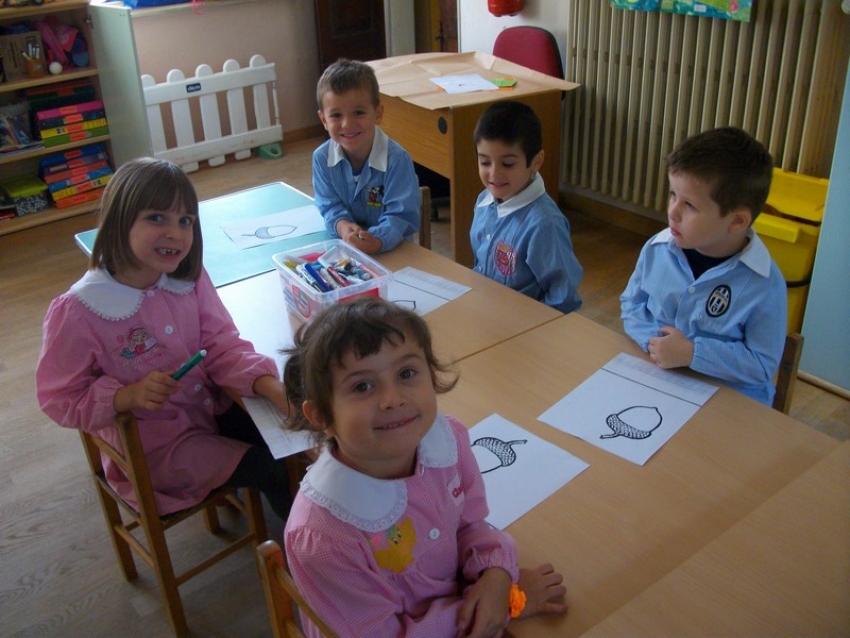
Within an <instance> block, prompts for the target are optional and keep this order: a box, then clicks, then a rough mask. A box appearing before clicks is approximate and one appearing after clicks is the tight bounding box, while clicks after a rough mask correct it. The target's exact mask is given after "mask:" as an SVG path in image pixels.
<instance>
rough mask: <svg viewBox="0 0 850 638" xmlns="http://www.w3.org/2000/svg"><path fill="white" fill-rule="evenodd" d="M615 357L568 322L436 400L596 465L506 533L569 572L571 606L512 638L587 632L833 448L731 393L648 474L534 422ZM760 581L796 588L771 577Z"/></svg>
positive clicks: (508, 351) (611, 346) (546, 329)
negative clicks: (501, 421)
mask: <svg viewBox="0 0 850 638" xmlns="http://www.w3.org/2000/svg"><path fill="white" fill-rule="evenodd" d="M618 352H627V353H631V354H635V355H640V351H639V350H638V348H637V346H636V345H635V344H634V343H633V342H632V341H631V340H630V339H628V338H627V337H625V336H623V335H620V334H617V333H615V332H613V331H611V330H608V329H607V328H604V327H602V326H600V325H598V324H595V323H593V322H592V321H590V320H588V319H585V318H583V317H581V316H579V315H577V314H575V313H573V314H570V315H566V316H563V317H561V318H559V319H557V320H555V321H551V322H548V323H545V324H543V325H540V326H538V327H537V328H535V329H533V330H530V331H528V332H526V333H524V334H521V335H519V336H517V337H514V338H512V339H510V340H508V341H505V342H502V343H500V344H498V345H496V346H494V347H492V348H490V349H488V350H485V351H484V352H479V353H478V354H476V355H474V356H471V357H469V358H466V359H464V360H463V361H461V363H460V366H459V367H460V382H459V383H458V385H457V387H456V388H455V389H454V390H453V391H452V392H450V393H448V394H445V395H441V396H440V397H439V404H440V408H441V409H442V410H443V411H444V412H446V413H448V414H453V415H455V416H457V417H459V418H460V419H462V420H463V421H464V422H465V423H466V424H467V425H468V426H472V425H474V424H475V423H477V422H478V421H480V420H481V419H483V418H485V417H487V416H489V415H490V414H492V413H494V412H497V413H499V414H501V415H502V416H504V417H505V418H507V419H509V420H511V421H513V422H515V423H517V424H518V425H520V426H522V427H524V428H526V429H527V430H528V431H529V432H532V433H533V434H536V435H537V436H540V437H541V438H543V439H545V440H547V441H549V442H551V443H553V444H555V445H558V446H559V447H561V448H563V449H565V450H567V451H569V452H571V453H572V454H575V455H576V456H577V457H579V458H581V459H582V460H584V461H586V462H588V463H589V464H590V467H589V468H588V469H587V470H585V471H584V472H583V473H582V474H580V475H579V476H578V477H577V478H575V479H574V480H572V481H571V482H570V483H568V484H567V485H565V486H564V487H563V488H562V489H561V490H559V491H558V492H556V493H555V494H554V495H553V496H552V497H550V498H549V499H547V500H546V501H544V502H543V503H542V504H541V505H539V506H537V507H535V508H534V509H533V510H531V511H530V512H529V513H528V514H526V515H525V516H524V517H522V518H520V519H519V520H518V521H516V522H515V523H513V524H512V525H510V526H509V527H508V530H507V531H508V532H509V533H511V534H512V535H513V536H514V538H515V539H516V541H517V545H518V548H519V555H520V561H521V563H522V564H523V565H528V566H532V565H536V564H539V563H542V562H552V563H553V564H555V565H556V567H557V568H558V569H559V570H560V571H562V572H563V574H564V575H565V579H566V584H567V587H568V589H569V594H568V602H569V604H570V611H569V612H568V614H567V615H565V616H562V617H557V618H551V617H549V618H536V619H530V620H528V621H523V622H519V623H515V624H513V625H511V627H510V632H511V635H513V636H517V637H525V636H529V637H531V636H558V637H559V638H560V637H564V636H580V635H582V634H584V633H585V632H587V631H589V630H591V629H592V628H594V627H595V626H596V625H597V624H599V623H601V622H602V621H604V620H605V619H606V618H607V617H608V616H610V615H612V614H614V613H615V612H616V611H617V610H618V609H620V608H621V607H623V606H624V605H627V604H628V603H630V601H632V600H634V599H635V597H636V596H638V595H640V594H641V593H642V592H644V591H646V590H648V589H649V588H650V587H652V586H653V585H655V584H656V583H657V582H658V581H660V580H661V579H662V578H664V577H665V576H667V575H668V574H670V573H671V572H673V571H674V570H676V569H677V568H678V567H679V566H680V565H682V564H683V563H684V562H685V561H687V560H688V559H689V558H691V557H692V556H694V554H696V553H697V552H700V551H701V550H702V549H703V548H705V547H706V546H707V545H709V543H711V542H712V541H714V540H715V539H717V538H718V537H720V536H721V535H722V534H724V533H725V532H727V531H728V530H730V529H731V528H733V527H734V526H735V525H736V524H737V523H739V521H741V520H742V519H745V518H746V517H747V516H749V515H750V514H751V513H753V512H754V511H755V510H756V509H757V508H758V507H759V506H761V505H762V504H764V503H765V502H767V501H768V500H769V499H771V497H773V496H774V495H775V494H777V493H778V492H780V491H781V490H782V489H783V488H785V487H786V486H787V485H789V484H790V483H791V482H792V481H794V480H795V479H796V478H797V477H799V476H801V475H802V474H803V473H805V472H806V471H807V470H809V469H810V468H812V467H813V466H815V465H816V464H817V463H818V462H819V461H820V460H821V459H822V458H824V457H825V456H827V455H828V454H829V453H830V452H832V451H833V450H834V449H835V448H836V447H837V446H838V442H837V441H835V440H834V439H831V438H829V437H828V436H826V435H823V434H821V433H819V432H816V431H815V430H812V429H811V428H809V427H808V426H806V425H804V424H802V423H800V422H798V421H795V420H794V419H791V418H789V417H787V416H785V415H782V414H780V413H779V412H776V411H774V410H771V409H769V408H767V407H766V406H764V405H762V404H759V403H757V402H755V401H753V400H751V399H749V398H747V397H745V396H743V395H741V394H739V393H737V392H735V391H733V390H730V389H728V388H725V387H721V388H720V389H719V390H718V392H717V393H716V394H715V395H714V396H713V397H712V398H711V399H710V400H709V401H708V402H707V403H706V404H705V406H703V407H702V408H701V409H700V410H699V411H698V412H697V413H696V415H694V417H692V418H691V419H690V420H689V421H688V422H687V423H686V424H685V425H684V426H683V427H682V429H681V430H680V431H679V432H678V433H677V434H676V435H675V436H674V437H673V438H672V439H671V440H670V441H669V442H668V443H667V444H666V445H665V446H664V447H663V448H661V450H659V451H658V452H657V453H656V454H655V455H654V456H653V457H652V458H651V459H650V460H649V461H648V462H647V463H646V465H644V466H643V467H641V466H638V465H635V464H633V463H630V462H629V461H626V460H624V459H621V458H620V457H617V456H614V455H612V454H609V453H607V452H605V451H603V450H601V449H599V448H597V447H595V446H592V445H590V444H589V443H586V442H585V441H582V440H580V439H578V438H575V437H573V436H570V435H568V434H566V433H564V432H561V431H560V430H557V429H555V428H552V427H550V426H548V425H546V424H544V423H542V422H540V421H538V420H537V417H538V416H539V415H540V414H542V413H543V412H544V411H545V410H546V409H547V408H549V407H550V406H551V405H552V404H554V403H555V402H556V401H558V400H559V399H560V398H561V397H563V396H564V395H565V394H567V393H569V392H570V391H571V390H573V389H574V388H575V387H576V386H577V385H579V384H580V383H581V382H582V381H584V380H585V379H586V378H587V377H588V376H590V375H591V374H592V373H594V372H595V371H596V370H598V369H599V368H600V367H601V366H602V365H603V364H605V363H606V362H607V361H608V360H610V359H611V358H612V357H613V356H614V355H616V354H617V353H618ZM795 515H796V513H795V512H793V511H792V512H791V513H790V516H792V517H793V516H795ZM778 564H779V563H777V564H776V565H778ZM757 569H758V568H757ZM761 569H764V570H765V571H763V572H762V574H763V575H764V576H765V577H766V578H767V579H769V580H772V579H784V581H785V582H786V583H791V586H793V585H794V581H792V580H789V579H793V578H794V576H793V575H788V574H783V573H782V572H781V570H780V569H779V568H778V567H776V568H774V567H773V566H770V565H765V566H764V567H763V568H761ZM741 586H742V587H743V586H745V585H743V584H742V585H741ZM845 586H846V584H845ZM664 604H665V601H658V605H659V606H661V605H664ZM767 604H772V603H771V602H770V601H768V603H767ZM777 604H781V603H777ZM713 611H715V612H716V613H718V614H722V613H723V609H722V608H718V609H714V610H713ZM641 612H642V608H640V607H639V606H638V607H636V608H635V613H636V614H638V615H639V614H640V613H641ZM604 633H605V632H601V633H600V635H602V634H604ZM630 633H631V632H630V631H628V630H627V631H625V632H623V633H622V634H621V635H630ZM721 633H722V632H721ZM743 633H744V634H746V632H743ZM612 634H613V635H617V632H612ZM672 634H675V632H663V631H662V632H660V635H672Z"/></svg>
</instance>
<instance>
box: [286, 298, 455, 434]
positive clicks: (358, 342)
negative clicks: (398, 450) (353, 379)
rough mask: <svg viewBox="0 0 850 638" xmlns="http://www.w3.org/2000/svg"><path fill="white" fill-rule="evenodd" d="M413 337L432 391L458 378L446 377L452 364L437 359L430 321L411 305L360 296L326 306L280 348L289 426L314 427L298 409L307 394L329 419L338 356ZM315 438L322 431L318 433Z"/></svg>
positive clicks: (359, 354) (441, 390)
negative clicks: (287, 345) (422, 354)
mask: <svg viewBox="0 0 850 638" xmlns="http://www.w3.org/2000/svg"><path fill="white" fill-rule="evenodd" d="M408 338H410V339H414V340H415V341H416V343H417V344H418V345H419V346H421V347H422V349H423V350H424V352H425V360H426V361H427V363H428V368H429V370H430V373H431V382H432V384H433V386H434V391H435V392H437V393H438V394H441V393H444V392H448V391H449V390H451V389H452V388H453V387H454V386H455V384H456V383H457V375H456V374H452V375H451V378H450V379H448V380H444V379H443V378H442V377H443V375H445V374H446V373H449V372H451V370H452V368H451V366H449V365H447V364H444V363H442V362H440V361H439V360H438V359H437V357H436V356H435V355H434V350H433V348H432V346H431V331H430V330H429V329H428V324H426V323H425V320H424V319H422V317H420V316H419V315H417V314H416V313H415V312H413V311H412V310H407V309H406V308H402V307H401V306H399V305H397V304H394V303H392V302H390V301H384V300H383V299H377V298H375V297H360V298H357V299H354V300H352V301H349V302H343V303H338V304H334V305H332V306H329V307H328V308H326V309H325V310H323V311H322V312H321V313H320V314H319V315H317V316H316V317H315V318H314V319H313V320H312V321H311V322H310V323H307V324H304V325H302V326H301V327H300V328H299V329H298V331H297V332H296V334H295V345H294V346H292V347H291V348H288V349H286V350H284V353H285V354H287V355H289V358H288V359H287V360H286V365H285V366H284V370H283V383H284V386H285V387H286V397H287V399H288V400H289V403H290V405H291V406H292V413H291V414H290V415H289V418H288V419H287V427H288V428H290V429H292V430H312V429H313V428H312V426H311V425H310V423H309V421H308V420H307V418H306V417H305V416H304V413H303V412H302V411H301V405H302V404H303V403H304V401H305V400H308V399H309V400H311V401H313V402H314V403H315V405H316V411H317V413H318V414H319V416H320V417H321V418H322V420H324V421H325V422H327V423H333V414H332V410H331V401H332V398H333V397H332V394H333V389H332V379H331V366H332V365H333V364H336V365H341V363H342V358H343V356H345V354H346V353H348V352H353V353H354V355H355V356H356V357H357V358H358V359H360V358H363V357H367V356H369V355H372V354H376V353H377V352H378V351H380V349H381V347H382V346H383V345H384V343H390V344H397V343H401V342H403V341H404V340H405V339H408ZM317 437H318V442H319V443H323V442H324V437H323V436H322V434H321V433H317Z"/></svg>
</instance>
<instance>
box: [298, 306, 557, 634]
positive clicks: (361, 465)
mask: <svg viewBox="0 0 850 638" xmlns="http://www.w3.org/2000/svg"><path fill="white" fill-rule="evenodd" d="M288 354H289V355H290V357H289V359H288V360H287V363H286V367H285V370H284V385H285V386H286V391H287V394H288V396H289V399H290V404H291V405H292V406H293V408H292V410H291V417H290V420H289V426H290V427H291V428H292V429H310V430H313V431H315V432H316V433H317V436H318V437H319V438H320V440H321V441H324V443H325V444H324V445H323V448H322V451H321V453H320V454H319V457H318V459H317V460H316V462H315V463H314V464H313V465H312V466H311V467H310V469H309V470H308V471H307V474H306V476H305V478H304V480H303V482H302V483H301V488H300V491H299V492H298V494H297V496H296V497H295V502H294V504H293V507H292V512H291V514H290V516H289V520H288V522H287V525H286V530H285V532H284V544H285V547H286V555H287V559H288V561H289V567H290V569H291V571H292V575H293V578H294V579H295V582H296V584H297V585H298V588H299V590H300V591H301V593H302V594H303V596H304V598H305V599H306V600H307V602H308V603H309V604H310V606H311V607H312V608H313V609H314V610H315V611H316V612H317V613H318V615H319V617H321V618H322V620H324V621H325V622H326V623H327V624H328V625H329V626H330V628H331V629H333V630H334V631H335V632H337V633H338V634H339V635H340V636H342V637H351V638H362V637H363V636H376V637H382V638H383V637H390V636H393V637H395V636H409V637H410V636H423V637H427V638H441V637H446V638H448V637H452V638H454V637H455V636H470V637H478V638H480V637H492V636H500V635H502V632H503V630H504V629H505V627H506V625H507V624H508V621H509V620H510V619H511V618H521V617H526V616H530V615H534V614H538V613H562V612H564V611H565V610H566V605H565V604H564V601H563V597H564V595H565V594H566V588H565V587H564V586H563V585H562V584H561V583H562V578H561V575H560V574H559V573H557V572H556V571H554V569H553V568H552V566H551V565H542V566H540V567H538V568H536V569H531V570H526V569H522V570H521V569H519V567H518V566H517V554H516V548H515V546H514V542H513V540H512V539H511V537H510V536H508V535H507V534H506V533H504V532H502V531H499V530H497V529H494V528H493V527H491V526H490V525H488V524H487V522H486V521H485V520H484V519H485V517H486V516H487V514H488V509H487V499H486V496H485V494H484V482H483V480H482V478H481V473H480V471H479V469H478V465H477V463H476V460H475V457H474V456H473V453H472V448H471V446H470V442H469V435H468V433H467V430H466V428H465V427H464V426H463V424H461V423H460V422H458V421H457V420H455V419H453V418H452V417H449V416H446V415H443V414H440V413H439V412H438V411H437V393H439V392H446V391H448V390H449V389H451V387H453V386H454V383H455V381H456V379H452V380H451V381H445V380H443V379H442V378H441V377H442V376H443V375H444V373H446V372H447V371H448V370H447V369H446V367H445V366H443V365H442V364H441V363H440V362H438V361H437V359H436V358H435V356H434V352H433V350H432V347H431V337H430V334H429V331H428V327H427V325H426V324H425V322H424V320H422V318H421V317H419V316H418V315H417V314H415V313H414V312H411V311H408V310H405V309H403V308H401V307H399V306H397V305H395V304H393V303H390V302H387V301H382V300H379V299H375V298H373V297H367V298H360V299H358V300H355V301H353V302H350V303H342V304H337V305H335V306H331V307H329V308H328V309H327V310H325V311H324V312H323V313H322V314H320V315H319V316H317V317H316V318H315V319H313V321H312V323H309V324H306V325H305V326H303V327H302V328H301V329H300V330H299V331H298V333H297V335H296V338H295V345H294V346H293V348H292V349H290V350H289V351H288ZM301 620H302V623H303V624H304V626H305V629H306V630H307V632H306V633H307V634H308V635H309V636H318V635H319V633H318V630H317V629H316V627H315V626H314V625H313V624H312V623H311V622H310V620H309V619H308V618H307V617H306V616H304V615H302V618H301Z"/></svg>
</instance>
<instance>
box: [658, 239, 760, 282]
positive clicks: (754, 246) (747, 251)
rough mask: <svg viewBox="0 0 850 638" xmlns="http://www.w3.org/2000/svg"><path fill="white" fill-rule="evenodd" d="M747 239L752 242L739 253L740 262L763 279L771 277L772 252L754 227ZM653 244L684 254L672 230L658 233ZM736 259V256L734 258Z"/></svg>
mask: <svg viewBox="0 0 850 638" xmlns="http://www.w3.org/2000/svg"><path fill="white" fill-rule="evenodd" d="M747 239H749V240H750V241H748V242H747V245H746V246H744V249H743V250H742V251H741V252H740V253H738V259H739V261H740V262H741V263H742V264H744V265H745V266H747V267H748V268H749V269H750V270H752V271H753V272H754V273H756V274H757V275H761V276H762V277H769V276H770V264H771V257H770V252H769V251H768V250H767V246H765V245H764V242H763V241H762V240H761V237H759V236H758V233H756V231H755V230H753V228H752V227H750V228H748V229H747ZM650 243H651V244H667V245H668V246H670V248H671V249H675V250H679V251H680V252H682V250H681V248H679V245H678V244H677V243H676V239H675V238H674V237H673V233H672V232H671V231H670V228H669V227H668V228H665V229H664V230H662V231H661V232H660V233H658V234H657V235H656V236H655V237H653V238H652V239H651V240H650ZM733 258H734V256H733Z"/></svg>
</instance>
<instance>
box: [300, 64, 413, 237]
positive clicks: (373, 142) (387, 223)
mask: <svg viewBox="0 0 850 638" xmlns="http://www.w3.org/2000/svg"><path fill="white" fill-rule="evenodd" d="M316 97H317V100H318V103H319V119H320V120H321V122H322V125H323V126H324V127H325V130H326V131H327V132H328V135H329V136H330V139H329V140H328V141H327V142H325V143H324V144H322V145H321V146H320V147H319V148H317V149H316V150H315V151H314V153H313V191H314V196H315V203H316V206H317V207H318V209H319V212H320V213H321V214H322V217H323V219H324V220H325V227H326V228H327V230H328V233H330V235H331V237H339V238H340V239H342V240H343V241H346V242H348V243H350V244H352V245H353V246H355V247H357V248H359V249H360V250H362V251H363V252H366V253H369V254H374V253H379V252H386V251H388V250H392V249H393V248H395V247H396V246H397V245H398V244H399V243H401V241H402V240H404V239H411V238H412V237H413V235H414V233H416V232H417V231H418V230H419V181H418V179H417V177H416V173H415V171H414V170H413V160H411V159H410V155H408V154H407V151H405V150H404V149H403V148H402V147H401V146H399V145H398V144H396V143H395V142H394V141H392V140H391V139H390V138H389V137H387V135H386V134H385V133H384V132H383V131H382V130H381V129H380V128H378V124H380V122H381V117H382V115H383V112H384V107H383V105H382V104H381V103H380V94H379V92H378V80H377V78H376V77H375V72H374V70H373V69H372V67H370V66H369V65H368V64H364V63H363V62H357V61H353V60H344V59H342V60H338V61H337V62H335V63H334V64H332V65H330V66H329V67H328V68H327V69H325V72H324V73H323V74H322V77H321V78H319V83H318V86H317V88H316Z"/></svg>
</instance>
